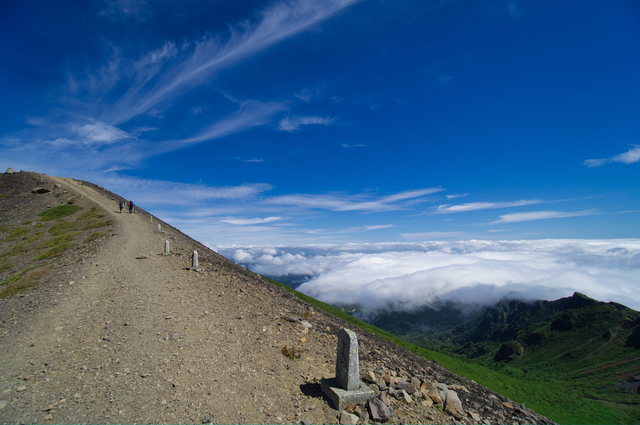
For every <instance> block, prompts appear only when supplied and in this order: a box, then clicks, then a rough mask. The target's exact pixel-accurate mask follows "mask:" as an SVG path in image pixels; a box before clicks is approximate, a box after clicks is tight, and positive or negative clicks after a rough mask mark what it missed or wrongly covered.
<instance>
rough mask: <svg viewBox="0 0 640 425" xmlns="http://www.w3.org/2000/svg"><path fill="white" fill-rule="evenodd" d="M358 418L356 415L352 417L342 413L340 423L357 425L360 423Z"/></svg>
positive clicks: (349, 414)
mask: <svg viewBox="0 0 640 425" xmlns="http://www.w3.org/2000/svg"><path fill="white" fill-rule="evenodd" d="M358 419H359V418H358V417H357V416H356V415H352V414H351V413H347V412H342V413H341V414H340V423H341V424H348V425H356V424H357V423H358Z"/></svg>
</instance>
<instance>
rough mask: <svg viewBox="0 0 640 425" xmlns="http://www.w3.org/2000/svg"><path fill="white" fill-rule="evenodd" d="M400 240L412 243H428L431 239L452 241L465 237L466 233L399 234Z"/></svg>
mask: <svg viewBox="0 0 640 425" xmlns="http://www.w3.org/2000/svg"><path fill="white" fill-rule="evenodd" d="M400 236H401V237H402V239H408V240H414V241H430V240H433V239H452V238H463V237H465V236H467V233H466V232H422V233H400Z"/></svg>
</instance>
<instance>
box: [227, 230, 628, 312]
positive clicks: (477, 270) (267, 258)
mask: <svg viewBox="0 0 640 425" xmlns="http://www.w3.org/2000/svg"><path fill="white" fill-rule="evenodd" d="M217 250H218V252H220V253H222V254H223V255H225V256H227V257H229V258H232V259H234V260H235V261H239V262H241V263H243V264H247V265H249V267H250V268H251V269H252V270H254V271H256V272H258V273H262V274H266V275H270V276H282V275H287V274H300V275H309V276H312V277H313V279H312V280H310V281H309V282H307V283H305V284H303V285H302V286H300V287H299V288H298V290H300V291H302V292H304V293H305V294H308V295H311V296H313V297H315V298H318V299H320V300H322V301H325V302H329V303H359V304H361V305H363V306H364V307H365V308H366V309H368V311H374V310H375V309H376V308H380V307H385V306H388V305H394V306H396V307H398V308H406V309H410V308H415V307H419V306H422V305H425V304H429V303H430V302H432V301H434V300H435V299H436V298H440V299H455V300H461V301H466V302H472V303H479V304H481V303H490V302H495V301H497V300H499V299H500V298H502V297H503V296H505V295H507V294H508V293H509V292H512V291H517V292H518V293H519V294H520V296H522V297H523V298H525V299H536V298H540V299H556V298H559V297H563V296H570V295H571V294H572V293H573V292H574V291H579V292H582V293H585V294H586V295H588V296H590V297H593V298H595V299H598V300H601V301H616V302H619V303H622V304H624V305H627V306H629V307H631V308H634V309H640V291H639V290H638V289H639V285H640V284H639V283H638V282H640V240H638V239H620V240H534V241H500V242H493V241H463V242H459V241H458V242H424V243H382V244H347V245H341V246H338V245H305V246H262V247H261V246H248V247H232V246H231V247H217ZM274 251H275V252H274Z"/></svg>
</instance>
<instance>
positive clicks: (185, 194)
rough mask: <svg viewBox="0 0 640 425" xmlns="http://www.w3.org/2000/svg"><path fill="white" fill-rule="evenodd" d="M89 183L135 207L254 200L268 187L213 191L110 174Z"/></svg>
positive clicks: (222, 188) (95, 178)
mask: <svg viewBox="0 0 640 425" xmlns="http://www.w3.org/2000/svg"><path fill="white" fill-rule="evenodd" d="M87 178H90V179H91V181H93V182H95V183H98V184H100V185H101V186H104V187H107V188H109V189H110V190H114V191H116V192H117V193H118V194H120V195H122V196H124V197H127V198H131V197H134V196H135V198H136V200H135V201H134V202H135V203H137V204H139V205H142V206H144V205H156V206H168V205H191V206H193V205H195V204H197V203H199V202H206V201H213V200H227V201H247V200H252V199H255V198H256V197H257V196H258V195H260V194H262V193H263V192H265V191H268V190H271V189H272V186H271V185H269V184H265V183H254V184H243V185H240V186H222V187H214V186H208V185H204V184H190V183H176V182H170V181H163V180H152V179H141V178H137V177H126V176H119V175H116V174H114V173H106V174H93V175H91V176H89V177H87Z"/></svg>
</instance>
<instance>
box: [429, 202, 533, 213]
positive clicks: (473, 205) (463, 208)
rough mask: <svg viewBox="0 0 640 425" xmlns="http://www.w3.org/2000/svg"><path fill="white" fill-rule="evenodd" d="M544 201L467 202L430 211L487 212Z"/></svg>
mask: <svg viewBox="0 0 640 425" xmlns="http://www.w3.org/2000/svg"><path fill="white" fill-rule="evenodd" d="M543 202H544V201H541V200H539V199H523V200H521V201H511V202H469V203H466V204H459V205H450V204H446V205H438V206H436V207H433V209H432V210H431V213H432V214H452V213H459V212H467V211H478V210H488V209H498V208H511V207H521V206H525V205H534V204H540V203H543Z"/></svg>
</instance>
